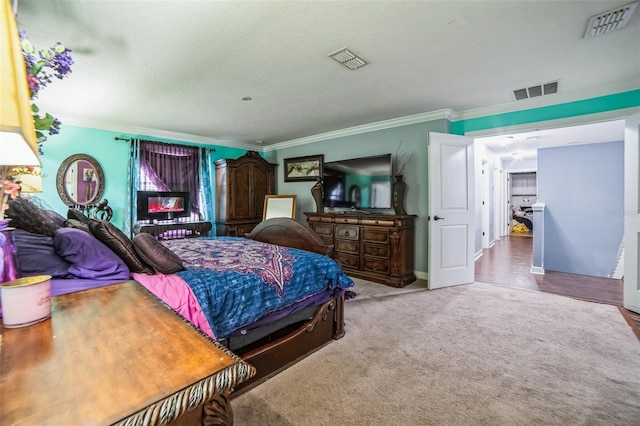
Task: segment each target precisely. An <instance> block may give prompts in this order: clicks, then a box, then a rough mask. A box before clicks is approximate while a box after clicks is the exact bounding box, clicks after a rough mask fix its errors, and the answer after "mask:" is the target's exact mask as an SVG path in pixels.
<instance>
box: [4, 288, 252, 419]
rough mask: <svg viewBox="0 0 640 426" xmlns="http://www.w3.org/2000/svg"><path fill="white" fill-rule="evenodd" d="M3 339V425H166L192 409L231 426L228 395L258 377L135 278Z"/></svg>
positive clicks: (62, 300)
mask: <svg viewBox="0 0 640 426" xmlns="http://www.w3.org/2000/svg"><path fill="white" fill-rule="evenodd" d="M0 333H1V334H0V423H1V424H2V425H4V426H10V425H17V424H19V425H76V424H82V425H89V424H90V425H111V424H127V425H163V424H168V423H169V422H171V421H173V420H176V419H178V420H180V419H179V418H180V417H181V416H182V415H184V414H193V413H194V412H198V411H199V412H202V411H204V414H205V417H206V421H203V423H205V424H218V425H224V424H232V423H233V413H232V411H231V407H230V405H229V398H228V397H229V393H230V391H231V390H232V388H233V387H234V386H235V385H236V384H237V383H241V382H243V381H244V380H246V379H248V378H250V377H251V376H253V375H254V374H255V369H254V368H253V367H252V366H250V365H248V364H247V363H245V362H244V361H242V360H241V359H240V358H238V357H237V356H236V355H234V354H233V353H231V352H229V351H228V350H227V349H225V348H224V347H222V346H220V345H218V344H217V343H215V342H213V341H212V340H211V339H209V338H208V337H207V336H206V335H204V334H202V333H201V332H199V331H198V330H196V329H195V328H194V327H193V326H191V325H190V324H189V323H187V322H186V321H184V320H183V319H182V317H180V316H179V315H177V314H176V313H175V312H173V311H172V310H170V309H169V308H168V307H167V306H166V305H164V304H163V303H162V302H161V301H160V300H159V299H157V298H156V297H155V296H154V295H152V294H151V293H149V292H148V291H147V290H146V289H145V288H144V287H142V286H141V285H140V284H138V283H137V282H135V281H127V282H124V283H120V284H115V285H110V286H106V287H100V288H95V289H92V290H87V291H81V292H77V293H70V294H66V295H61V296H56V297H54V298H53V299H52V316H51V318H50V319H48V320H46V321H44V322H42V323H39V324H35V325H32V326H29V327H24V328H14V329H8V328H4V327H2V326H0ZM202 406H204V410H203V407H202ZM187 412H189V413H187Z"/></svg>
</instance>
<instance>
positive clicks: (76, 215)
mask: <svg viewBox="0 0 640 426" xmlns="http://www.w3.org/2000/svg"><path fill="white" fill-rule="evenodd" d="M67 219H75V220H77V221H79V222H82V223H86V224H87V225H88V224H89V221H90V219H89V218H88V217H87V216H85V215H84V214H82V212H81V211H79V210H76V209H69V210H67Z"/></svg>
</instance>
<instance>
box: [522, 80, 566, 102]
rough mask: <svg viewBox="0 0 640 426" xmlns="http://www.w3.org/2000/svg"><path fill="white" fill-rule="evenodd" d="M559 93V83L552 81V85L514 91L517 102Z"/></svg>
mask: <svg viewBox="0 0 640 426" xmlns="http://www.w3.org/2000/svg"><path fill="white" fill-rule="evenodd" d="M553 93H558V82H557V81H552V82H550V83H545V84H540V85H538V86H531V87H526V88H524V89H517V90H514V91H513V94H514V96H515V97H516V101H521V100H523V99H529V98H536V97H538V96H544V95H551V94H553Z"/></svg>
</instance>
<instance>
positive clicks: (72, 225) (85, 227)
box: [64, 219, 92, 235]
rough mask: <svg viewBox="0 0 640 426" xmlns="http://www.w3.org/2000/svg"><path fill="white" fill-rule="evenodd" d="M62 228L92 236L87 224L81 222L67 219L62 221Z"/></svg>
mask: <svg viewBox="0 0 640 426" xmlns="http://www.w3.org/2000/svg"><path fill="white" fill-rule="evenodd" d="M64 226H65V227H67V228H74V229H79V230H81V231H84V232H86V233H87V234H90V235H92V234H91V230H90V229H89V222H82V221H80V220H77V219H67V220H65V221H64Z"/></svg>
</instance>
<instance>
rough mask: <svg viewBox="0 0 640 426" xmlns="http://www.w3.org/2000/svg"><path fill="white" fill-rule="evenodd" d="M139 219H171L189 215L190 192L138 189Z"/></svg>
mask: <svg viewBox="0 0 640 426" xmlns="http://www.w3.org/2000/svg"><path fill="white" fill-rule="evenodd" d="M137 195H138V208H137V216H138V220H171V219H175V218H178V217H187V216H189V215H190V214H191V212H190V209H189V193H188V192H179V191H173V192H169V191H138V194H137Z"/></svg>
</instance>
